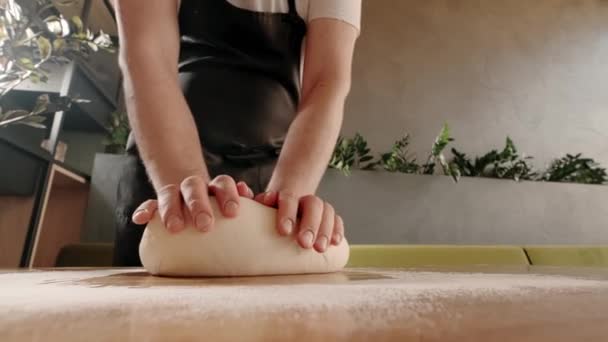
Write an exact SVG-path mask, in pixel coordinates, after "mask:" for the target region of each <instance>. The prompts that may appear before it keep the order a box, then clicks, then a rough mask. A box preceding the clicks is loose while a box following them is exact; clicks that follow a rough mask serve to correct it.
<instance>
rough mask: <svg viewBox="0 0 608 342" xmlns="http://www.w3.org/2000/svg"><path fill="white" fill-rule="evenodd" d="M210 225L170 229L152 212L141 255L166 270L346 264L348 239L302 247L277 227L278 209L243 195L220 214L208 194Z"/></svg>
mask: <svg viewBox="0 0 608 342" xmlns="http://www.w3.org/2000/svg"><path fill="white" fill-rule="evenodd" d="M211 205H212V207H213V211H214V215H215V224H214V226H213V227H212V228H211V229H210V230H209V231H208V232H206V233H202V232H200V231H198V230H196V229H194V228H193V227H186V229H185V230H184V231H182V232H180V233H177V234H171V233H169V232H168V231H167V230H166V229H165V228H164V225H163V223H162V221H161V220H160V217H159V216H156V217H155V218H154V219H153V220H152V221H150V223H149V224H148V226H147V227H146V229H145V231H144V234H143V237H142V239H141V243H140V245H139V256H140V258H141V261H142V264H143V266H144V267H145V268H146V270H147V271H148V272H149V273H151V274H154V275H164V276H256V275H279V274H307V273H329V272H336V271H339V270H341V269H343V268H344V266H345V265H346V263H347V261H348V256H349V247H348V242H347V241H346V239H343V240H342V242H341V243H340V245H339V246H330V247H329V248H328V250H327V251H326V252H325V253H318V252H317V251H315V250H314V249H303V248H301V247H300V246H299V245H298V243H297V241H296V240H295V237H293V236H288V237H286V236H281V235H279V233H278V232H277V230H276V212H277V211H276V209H273V208H269V207H267V206H264V205H262V204H260V203H257V202H255V201H253V200H249V199H246V198H241V199H240V209H239V215H238V216H237V217H236V218H226V217H224V216H223V215H222V214H221V213H220V211H219V208H218V205H217V201H216V200H215V199H214V198H211Z"/></svg>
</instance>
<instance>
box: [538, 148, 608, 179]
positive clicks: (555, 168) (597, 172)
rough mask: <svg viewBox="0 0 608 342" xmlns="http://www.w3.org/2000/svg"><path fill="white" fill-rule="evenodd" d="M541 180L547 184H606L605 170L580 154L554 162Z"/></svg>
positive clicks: (567, 156) (607, 177)
mask: <svg viewBox="0 0 608 342" xmlns="http://www.w3.org/2000/svg"><path fill="white" fill-rule="evenodd" d="M541 180H544V181H548V182H572V183H585V184H605V183H607V182H608V176H607V175H606V169H605V168H602V167H600V166H599V165H598V164H597V163H596V162H595V161H594V160H593V159H591V158H583V157H582V156H581V154H580V153H579V154H576V155H571V154H567V155H566V156H565V157H562V158H560V159H556V160H554V161H553V162H552V163H551V165H550V166H549V168H548V169H547V171H545V172H544V173H543V174H542V176H541Z"/></svg>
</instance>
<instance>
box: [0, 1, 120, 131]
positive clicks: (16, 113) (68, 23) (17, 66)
mask: <svg viewBox="0 0 608 342" xmlns="http://www.w3.org/2000/svg"><path fill="white" fill-rule="evenodd" d="M73 3H74V1H69V0H63V1H62V2H61V4H62V5H69V4H73ZM102 49H103V50H106V51H109V52H113V51H114V49H113V47H112V40H111V39H110V37H109V36H108V35H107V34H105V33H104V32H103V31H100V32H99V33H97V34H93V33H92V32H91V31H90V30H88V29H85V28H84V26H83V24H82V20H81V19H80V18H79V17H73V18H71V19H70V20H67V19H65V18H64V17H63V16H62V15H61V14H60V13H59V12H58V11H57V10H56V9H55V8H54V7H53V4H52V2H51V1H49V0H23V1H16V0H6V1H3V2H0V99H1V98H2V97H4V96H5V95H7V94H8V93H9V92H10V91H12V90H14V89H15V88H16V87H17V86H18V85H19V84H21V83H22V82H23V81H25V80H30V81H31V82H33V83H36V82H46V81H48V75H49V70H48V69H46V68H45V65H47V64H48V63H58V64H62V63H67V62H70V61H71V60H72V59H73V58H74V57H76V56H85V57H86V56H88V55H89V54H90V53H94V52H97V51H99V50H102ZM83 101H84V100H78V99H74V98H70V97H62V98H60V99H58V100H57V103H54V102H53V100H51V98H50V97H48V95H47V96H46V97H40V98H38V103H46V106H45V108H46V109H45V110H43V111H41V110H40V108H41V107H39V106H38V105H37V106H34V107H33V109H31V110H26V109H23V110H21V109H19V110H11V111H8V112H5V113H2V114H0V127H3V126H7V125H9V124H17V123H20V122H22V121H23V122H25V123H26V124H28V125H29V126H31V127H36V128H44V127H45V125H44V124H43V121H44V118H43V117H40V116H41V115H42V114H45V113H51V112H52V111H50V110H48V109H49V108H65V106H69V105H71V103H74V102H83ZM52 105H54V106H55V107H53V106H52Z"/></svg>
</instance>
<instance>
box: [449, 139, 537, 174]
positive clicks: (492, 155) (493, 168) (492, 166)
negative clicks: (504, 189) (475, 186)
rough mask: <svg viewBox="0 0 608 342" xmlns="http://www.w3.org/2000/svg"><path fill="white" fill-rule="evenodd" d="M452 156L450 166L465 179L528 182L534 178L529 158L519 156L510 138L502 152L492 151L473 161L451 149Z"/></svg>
mask: <svg viewBox="0 0 608 342" xmlns="http://www.w3.org/2000/svg"><path fill="white" fill-rule="evenodd" d="M452 154H453V155H454V157H453V159H452V161H451V162H450V164H451V165H452V166H453V167H454V168H456V169H458V170H459V172H460V174H461V175H463V176H466V177H491V178H509V179H514V180H516V181H518V180H524V179H525V180H530V179H534V177H536V175H537V173H536V172H534V171H533V168H532V166H531V165H530V163H529V160H530V159H532V157H530V156H520V155H519V153H518V152H517V148H516V147H515V144H514V143H513V140H511V138H509V137H507V140H506V143H505V147H504V149H503V150H502V151H500V152H498V151H497V150H492V151H490V152H488V153H486V154H484V155H483V156H481V157H476V158H475V160H474V161H471V159H470V158H469V157H468V156H467V155H466V154H465V153H463V152H460V151H458V150H456V149H455V148H452Z"/></svg>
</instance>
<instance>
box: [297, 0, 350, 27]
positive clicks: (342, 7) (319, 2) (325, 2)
mask: <svg viewBox="0 0 608 342" xmlns="http://www.w3.org/2000/svg"><path fill="white" fill-rule="evenodd" d="M308 6H309V8H308V21H309V22H310V21H311V20H314V19H319V18H332V19H338V20H341V21H344V22H346V23H348V24H351V25H353V26H354V27H355V28H356V29H357V31H360V30H361V0H310V2H309V4H308Z"/></svg>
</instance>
